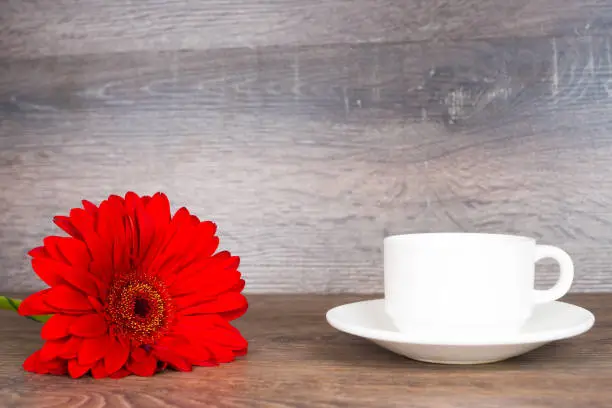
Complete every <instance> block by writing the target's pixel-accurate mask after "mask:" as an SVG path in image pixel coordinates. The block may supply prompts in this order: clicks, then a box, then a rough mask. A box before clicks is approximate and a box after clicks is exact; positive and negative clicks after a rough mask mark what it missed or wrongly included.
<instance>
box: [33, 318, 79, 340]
mask: <svg viewBox="0 0 612 408" xmlns="http://www.w3.org/2000/svg"><path fill="white" fill-rule="evenodd" d="M75 319H76V317H75V316H69V315H62V314H55V315H53V316H51V318H50V319H49V320H47V322H46V323H45V325H44V326H43V328H42V330H41V331H40V337H42V338H43V339H44V340H56V339H61V338H62V337H66V336H68V335H69V334H70V331H69V330H68V329H69V327H70V325H71V324H72V323H74V321H75Z"/></svg>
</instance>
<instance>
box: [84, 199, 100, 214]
mask: <svg viewBox="0 0 612 408" xmlns="http://www.w3.org/2000/svg"><path fill="white" fill-rule="evenodd" d="M81 204H83V209H84V210H85V211H87V212H88V213H89V214H92V215H95V214H97V213H98V207H96V205H95V204H93V203H92V202H90V201H87V200H82V201H81Z"/></svg>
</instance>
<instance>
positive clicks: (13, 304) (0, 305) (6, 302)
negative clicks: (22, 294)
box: [0, 296, 51, 323]
mask: <svg viewBox="0 0 612 408" xmlns="http://www.w3.org/2000/svg"><path fill="white" fill-rule="evenodd" d="M20 303H21V300H20V299H13V298H10V297H6V296H0V309H4V310H12V311H13V312H16V311H17V309H18V308H19V304H20ZM25 317H26V318H28V319H30V320H34V321H35V322H39V323H44V322H46V321H47V320H49V318H50V317H51V315H41V316H25Z"/></svg>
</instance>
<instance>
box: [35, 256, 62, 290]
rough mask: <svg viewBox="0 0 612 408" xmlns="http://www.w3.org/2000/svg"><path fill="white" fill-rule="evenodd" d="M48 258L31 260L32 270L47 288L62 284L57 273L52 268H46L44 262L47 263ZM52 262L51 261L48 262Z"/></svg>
mask: <svg viewBox="0 0 612 408" xmlns="http://www.w3.org/2000/svg"><path fill="white" fill-rule="evenodd" d="M49 261H50V260H49V259H48V258H42V257H39V258H32V269H34V272H35V273H36V275H38V277H39V278H40V279H41V280H42V281H43V282H45V283H46V284H47V285H49V286H57V285H61V284H63V283H64V280H63V279H62V277H61V276H60V274H59V273H58V272H56V271H55V270H54V269H53V268H47V267H46V262H49ZM50 262H53V261H50Z"/></svg>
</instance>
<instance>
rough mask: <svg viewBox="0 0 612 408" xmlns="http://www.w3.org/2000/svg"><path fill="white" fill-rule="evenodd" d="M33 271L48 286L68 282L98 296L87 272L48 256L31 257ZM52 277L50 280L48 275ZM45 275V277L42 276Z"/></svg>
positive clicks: (93, 282)
mask: <svg viewBox="0 0 612 408" xmlns="http://www.w3.org/2000/svg"><path fill="white" fill-rule="evenodd" d="M32 267H33V268H34V271H35V272H36V273H37V274H38V276H40V277H41V279H43V280H44V281H45V282H47V284H49V285H50V286H58V285H61V284H65V283H66V282H68V283H69V284H70V285H72V286H73V287H75V288H76V289H79V290H81V291H83V292H84V293H86V294H88V295H92V296H98V287H97V286H96V283H95V281H94V279H93V278H92V276H91V275H90V274H89V272H88V271H87V270H86V269H85V270H79V269H75V267H73V266H70V265H67V264H65V263H61V262H58V261H55V260H53V259H49V258H34V259H32ZM54 275H55V277H54V279H52V280H50V279H49V277H53V276H54ZM43 276H46V277H47V279H45V278H43Z"/></svg>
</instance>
